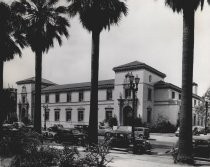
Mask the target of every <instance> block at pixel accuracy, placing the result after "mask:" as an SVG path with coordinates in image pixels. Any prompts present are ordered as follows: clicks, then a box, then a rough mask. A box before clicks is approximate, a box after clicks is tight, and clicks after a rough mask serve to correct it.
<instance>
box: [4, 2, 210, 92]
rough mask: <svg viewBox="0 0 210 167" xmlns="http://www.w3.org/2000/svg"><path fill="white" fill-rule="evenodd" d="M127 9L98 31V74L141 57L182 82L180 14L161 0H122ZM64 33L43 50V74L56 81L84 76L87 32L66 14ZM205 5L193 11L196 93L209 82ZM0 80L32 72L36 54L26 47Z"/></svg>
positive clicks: (209, 26) (12, 81)
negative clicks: (65, 35)
mask: <svg viewBox="0 0 210 167" xmlns="http://www.w3.org/2000/svg"><path fill="white" fill-rule="evenodd" d="M126 4H127V7H128V9H129V11H128V15H127V16H126V17H123V18H122V20H121V21H120V24H119V25H118V26H112V27H111V30H110V31H107V30H106V31H105V30H104V31H103V32H102V33H101V37H100V60H99V79H100V80H104V79H112V78H114V75H115V74H114V71H113V70H112V69H113V67H115V66H118V65H122V64H125V63H129V62H132V61H136V60H137V61H140V62H144V63H146V64H148V65H150V66H152V67H154V68H156V69H157V70H159V71H161V72H163V73H165V74H166V76H167V77H166V78H165V81H166V82H170V83H172V84H175V85H177V86H179V87H181V79H182V78H181V70H182V28H183V27H182V26H183V24H182V14H177V13H173V11H172V10H171V9H170V8H168V7H166V6H165V3H164V0H146V1H145V0H127V1H126ZM69 21H70V24H71V27H70V28H69V33H70V37H69V39H68V40H67V39H65V38H63V45H62V46H61V47H59V46H58V44H55V47H54V48H52V49H50V50H49V52H48V53H47V54H44V55H43V69H42V70H43V72H42V76H43V78H45V79H48V80H50V81H52V82H55V83H57V84H67V83H77V82H89V81H90V67H91V33H89V32H88V31H87V30H85V29H84V28H83V27H82V25H81V24H80V22H79V19H78V17H75V18H73V19H70V20H69ZM209 45H210V6H209V5H208V4H207V3H206V4H205V7H204V9H203V11H202V12H201V10H200V9H198V10H197V12H196V14H195V46H194V72H193V78H194V79H193V80H194V82H196V83H197V84H198V94H199V95H201V96H202V95H203V94H204V93H205V91H206V90H207V89H208V88H209V87H210V73H209V72H210V63H209V62H210V47H209ZM4 67H5V68H4V86H5V87H8V86H10V87H16V86H17V85H16V82H17V81H19V80H22V79H26V78H29V77H33V76H35V56H34V53H33V52H32V51H31V50H30V48H26V49H24V50H23V55H22V58H19V57H18V56H16V57H15V59H14V60H12V61H10V62H6V63H5V66H4Z"/></svg>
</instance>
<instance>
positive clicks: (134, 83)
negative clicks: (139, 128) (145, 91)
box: [126, 72, 140, 153]
mask: <svg viewBox="0 0 210 167" xmlns="http://www.w3.org/2000/svg"><path fill="white" fill-rule="evenodd" d="M127 77H128V79H129V82H127V85H128V87H129V89H130V90H131V91H132V94H133V114H132V143H133V153H135V131H134V126H135V125H134V124H135V102H136V92H137V91H138V84H139V81H140V78H139V77H138V76H136V77H134V76H133V74H132V72H131V73H128V74H127V75H126V80H127Z"/></svg>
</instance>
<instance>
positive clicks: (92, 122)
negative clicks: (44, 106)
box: [88, 31, 100, 144]
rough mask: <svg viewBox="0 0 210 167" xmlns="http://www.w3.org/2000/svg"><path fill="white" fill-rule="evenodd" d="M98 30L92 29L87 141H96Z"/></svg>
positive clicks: (95, 142)
mask: <svg viewBox="0 0 210 167" xmlns="http://www.w3.org/2000/svg"><path fill="white" fill-rule="evenodd" d="M99 41H100V31H92V53H91V95H90V115H89V128H88V137H89V142H90V143H94V144H97V143H98V70H99Z"/></svg>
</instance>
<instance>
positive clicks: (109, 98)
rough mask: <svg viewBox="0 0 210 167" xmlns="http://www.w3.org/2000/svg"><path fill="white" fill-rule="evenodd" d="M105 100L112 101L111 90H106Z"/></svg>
mask: <svg viewBox="0 0 210 167" xmlns="http://www.w3.org/2000/svg"><path fill="white" fill-rule="evenodd" d="M106 100H112V89H107V90H106Z"/></svg>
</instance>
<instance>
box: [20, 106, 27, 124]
mask: <svg viewBox="0 0 210 167" xmlns="http://www.w3.org/2000/svg"><path fill="white" fill-rule="evenodd" d="M25 117H26V109H25V108H22V111H21V121H22V120H23V119H24V118H25Z"/></svg>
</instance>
